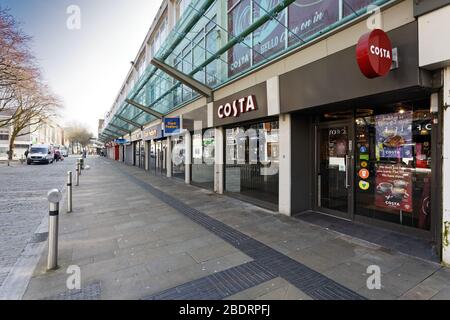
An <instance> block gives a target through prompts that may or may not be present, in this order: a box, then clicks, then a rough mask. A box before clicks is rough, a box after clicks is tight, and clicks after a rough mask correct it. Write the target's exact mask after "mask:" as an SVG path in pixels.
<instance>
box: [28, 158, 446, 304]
mask: <svg viewBox="0 0 450 320" xmlns="http://www.w3.org/2000/svg"><path fill="white" fill-rule="evenodd" d="M86 161H87V164H89V165H90V167H91V169H90V170H89V171H84V172H83V175H82V176H81V185H80V186H79V187H75V189H74V212H73V213H70V214H67V213H66V212H65V210H64V207H65V206H63V210H62V212H61V214H60V234H59V261H58V264H59V268H58V269H57V270H55V271H49V272H47V270H46V252H45V251H46V250H45V249H44V252H43V254H42V255H41V257H40V260H39V262H38V264H37V266H36V268H35V270H34V274H33V276H32V279H31V280H30V282H29V284H28V287H27V288H26V291H25V293H24V295H23V297H22V298H23V299H71V300H74V299H149V300H160V299H187V300H189V299H230V300H240V299H246V300H247V299H250V300H253V299H255V300H257V299H264V300H272V299H284V300H311V299H333V300H342V299H346V300H359V299H424V300H425V299H450V270H448V269H445V268H442V267H441V266H440V265H439V264H437V263H435V262H433V261H428V260H424V259H420V258H417V257H413V256H410V255H407V254H403V253H401V252H398V251H395V250H391V249H388V248H386V247H383V246H380V245H377V244H374V243H371V242H369V241H365V240H362V239H359V238H356V237H351V236H348V235H345V234H343V233H339V232H336V231H333V230H330V229H327V228H323V227H320V226H317V225H313V224H311V223H308V222H306V221H303V220H299V219H295V218H293V217H286V216H283V215H277V214H274V213H273V212H270V211H267V210H265V209H261V208H259V207H256V206H253V205H251V204H248V203H244V202H241V201H239V200H237V199H234V198H230V197H227V196H224V195H217V194H214V193H213V192H211V191H208V190H204V189H200V188H197V187H194V186H190V185H186V184H185V183H184V181H182V180H178V179H175V178H172V179H168V178H165V177H160V176H153V175H151V174H150V173H148V172H145V171H143V170H142V169H138V168H135V167H131V166H127V165H124V164H122V163H117V162H114V161H111V160H107V159H105V158H88V159H87V160H86ZM374 266H375V268H378V270H379V271H380V272H381V273H380V277H379V280H380V282H381V287H380V288H379V289H373V288H372V289H369V287H368V285H367V283H368V279H369V282H370V279H373V278H371V276H373V274H372V273H370V269H371V268H372V270H373V267H374ZM369 267H370V268H369ZM74 270H79V271H80V273H79V276H80V277H79V279H80V281H81V284H80V287H79V288H71V289H68V288H69V287H68V285H67V284H68V283H69V284H70V283H72V284H74V283H76V281H75V282H73V280H74V279H78V278H77V277H76V276H77V275H78V273H77V272H76V271H75V272H74ZM74 276H75V278H74ZM370 283H373V282H370Z"/></svg>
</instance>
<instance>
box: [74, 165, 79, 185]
mask: <svg viewBox="0 0 450 320" xmlns="http://www.w3.org/2000/svg"><path fill="white" fill-rule="evenodd" d="M75 178H76V183H75V185H76V186H77V187H78V186H79V185H80V164H79V163H77V174H76V177H75Z"/></svg>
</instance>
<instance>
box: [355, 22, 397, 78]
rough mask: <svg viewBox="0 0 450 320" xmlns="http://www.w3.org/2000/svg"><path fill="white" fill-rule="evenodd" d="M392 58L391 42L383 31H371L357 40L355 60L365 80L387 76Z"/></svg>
mask: <svg viewBox="0 0 450 320" xmlns="http://www.w3.org/2000/svg"><path fill="white" fill-rule="evenodd" d="M392 58H393V52H392V44H391V40H390V39H389V37H388V35H387V34H386V32H384V31H383V30H381V29H375V30H372V31H371V32H369V33H366V34H365V35H363V36H362V37H361V38H360V39H359V41H358V45H357V46H356V60H357V61H358V66H359V69H360V70H361V72H362V73H363V74H364V75H365V76H366V77H367V78H369V79H373V78H377V77H383V76H385V75H387V74H388V73H389V71H390V70H391V67H392Z"/></svg>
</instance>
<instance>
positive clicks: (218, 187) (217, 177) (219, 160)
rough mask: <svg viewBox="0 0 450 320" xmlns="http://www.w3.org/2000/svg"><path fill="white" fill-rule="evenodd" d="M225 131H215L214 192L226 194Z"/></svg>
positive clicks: (217, 129) (218, 129) (220, 129)
mask: <svg viewBox="0 0 450 320" xmlns="http://www.w3.org/2000/svg"><path fill="white" fill-rule="evenodd" d="M223 139H224V130H223V128H216V129H215V139H214V154H215V159H214V192H216V193H218V194H223V192H224V187H223V186H224V145H223Z"/></svg>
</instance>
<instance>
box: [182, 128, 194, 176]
mask: <svg viewBox="0 0 450 320" xmlns="http://www.w3.org/2000/svg"><path fill="white" fill-rule="evenodd" d="M184 148H185V149H184V165H185V170H184V178H185V182H186V184H190V183H191V164H192V137H191V133H190V132H189V131H187V132H186V133H185V134H184Z"/></svg>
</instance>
